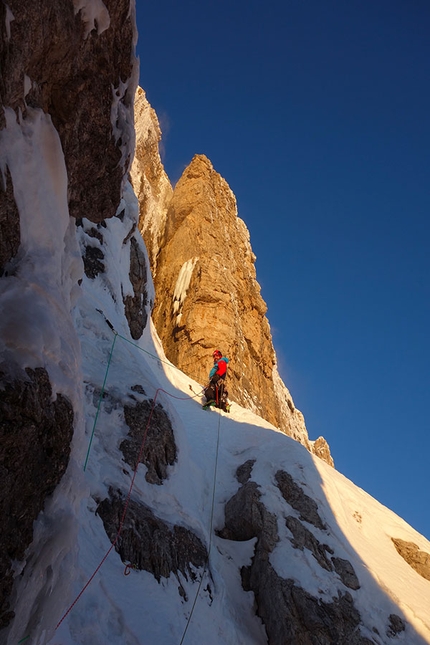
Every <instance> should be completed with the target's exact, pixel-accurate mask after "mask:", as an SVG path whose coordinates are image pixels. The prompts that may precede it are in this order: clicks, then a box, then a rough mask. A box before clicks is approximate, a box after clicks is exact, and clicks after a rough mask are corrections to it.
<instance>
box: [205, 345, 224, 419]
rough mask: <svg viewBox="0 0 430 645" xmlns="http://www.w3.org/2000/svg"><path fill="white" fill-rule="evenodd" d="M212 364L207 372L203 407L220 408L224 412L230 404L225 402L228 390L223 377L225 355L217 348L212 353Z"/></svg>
mask: <svg viewBox="0 0 430 645" xmlns="http://www.w3.org/2000/svg"><path fill="white" fill-rule="evenodd" d="M212 356H213V359H214V364H213V367H212V369H211V371H210V372H209V385H208V386H207V387H206V388H205V391H204V395H205V397H206V403H205V404H204V405H203V407H204V408H208V407H212V406H213V407H216V408H221V410H224V412H230V404H229V403H227V397H228V392H227V390H226V389H225V377H226V374H227V363H228V362H229V361H228V358H227V356H223V355H222V352H220V351H219V349H216V350H215V351H214V353H213V354H212Z"/></svg>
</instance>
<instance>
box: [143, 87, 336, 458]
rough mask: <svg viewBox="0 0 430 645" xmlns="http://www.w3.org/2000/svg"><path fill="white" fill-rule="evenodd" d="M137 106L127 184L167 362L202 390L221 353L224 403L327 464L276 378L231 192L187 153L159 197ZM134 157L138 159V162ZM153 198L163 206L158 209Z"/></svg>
mask: <svg viewBox="0 0 430 645" xmlns="http://www.w3.org/2000/svg"><path fill="white" fill-rule="evenodd" d="M136 104H137V110H136V114H137V117H136V118H137V119H139V115H144V116H143V124H142V125H141V124H139V122H138V123H137V128H136V131H137V150H136V156H135V160H134V163H133V173H132V176H133V182H134V185H135V186H136V188H137V194H138V197H139V202H140V205H141V216H140V226H141V230H142V235H143V237H144V239H145V242H146V244H147V246H148V248H150V249H152V250H153V252H152V254H151V257H152V263H153V264H152V268H153V274H154V280H155V290H156V299H155V305H154V310H153V320H154V323H155V326H156V328H157V331H158V334H159V336H160V338H161V340H162V342H163V346H164V349H165V352H166V355H167V356H168V358H169V359H170V360H171V361H172V362H173V363H174V364H175V365H177V366H178V367H180V368H181V369H182V370H184V371H185V372H186V373H187V374H189V375H190V376H192V377H193V378H196V379H197V380H198V381H200V383H202V384H204V383H205V382H207V373H208V370H209V367H210V360H211V354H212V350H213V348H214V347H218V346H219V347H221V348H222V351H223V352H224V353H225V354H226V355H227V356H228V357H229V358H230V360H231V362H230V367H229V381H228V389H229V393H230V397H231V399H232V400H233V401H236V402H237V403H239V404H240V405H243V406H245V407H247V408H249V409H250V410H252V411H253V412H255V413H257V414H259V415H260V416H262V417H263V418H264V419H267V420H268V421H270V423H273V424H274V425H275V426H277V427H279V428H281V429H282V430H283V431H284V432H286V433H287V434H288V435H290V436H292V437H293V438H295V439H297V440H298V441H300V442H301V443H303V444H304V445H305V446H306V447H307V448H308V449H310V450H312V451H314V452H315V453H316V454H318V455H319V456H321V457H322V458H324V459H326V460H327V461H328V462H329V463H333V462H332V459H331V456H330V452H329V450H328V447H327V444H326V443H325V442H324V439H323V438H320V439H319V440H318V443H317V444H315V445H314V443H313V442H310V441H309V438H308V434H307V430H306V426H305V422H304V418H303V415H302V413H301V412H300V411H299V410H297V408H296V407H295V405H294V402H293V399H292V397H291V394H290V392H289V391H288V389H287V388H286V386H285V385H284V383H283V382H282V379H281V378H280V376H279V374H278V370H277V361H276V354H275V350H274V347H273V342H272V335H271V330H270V325H269V322H268V320H267V317H266V312H267V305H266V303H265V301H264V300H263V298H262V296H261V292H260V285H259V284H258V281H257V276H256V270H255V260H256V257H255V255H254V253H253V251H252V248H251V243H250V235H249V231H248V229H247V227H246V224H245V222H244V221H243V220H242V219H240V217H238V212H237V203H236V198H235V196H234V194H233V191H232V190H231V188H230V186H229V185H228V183H227V181H226V180H225V179H224V178H223V177H222V176H221V175H220V174H219V173H218V172H217V171H216V170H215V169H214V167H213V165H212V163H211V161H210V160H209V159H208V158H207V157H206V156H205V155H203V154H196V155H195V156H194V157H193V159H192V160H191V162H190V164H189V165H188V166H187V167H186V168H185V170H184V171H183V173H182V176H181V178H180V179H179V181H178V183H177V184H176V187H175V189H174V191H173V193H171V194H170V193H167V191H166V189H165V185H166V178H165V175H164V174H163V173H162V172H161V170H160V168H161V161H160V159H159V155H158V148H156V147H155V146H154V145H153V141H154V135H153V134H152V132H155V131H156V132H157V136H160V135H159V129H158V121H156V120H155V118H156V117H155V114H154V113H153V111H152V110H151V108H150V106H149V104H148V103H147V101H146V98H145V97H144V95H143V94H142V93H140V92H138V94H137V98H136ZM148 114H151V119H152V123H154V126H153V129H152V130H151V128H148V127H147V126H146V123H147V116H146V115H148ZM146 142H147V143H146ZM141 150H145V151H146V152H145V154H139V151H141ZM148 150H150V151H151V152H152V154H151V155H149V154H148ZM154 154H155V156H156V159H153V158H152V155H154ZM147 167H148V169H147ZM155 167H156V168H158V169H159V170H158V172H157V174H155V173H154V172H153V168H155ZM146 177H147V179H146V180H145V178H146ZM155 177H156V178H158V179H159V181H160V187H159V188H156V187H155V184H154V178H155ZM150 184H151V186H152V192H151V196H152V200H153V201H151V202H150V203H149V202H148V193H149V191H148V189H146V190H142V189H141V187H142V186H145V185H146V186H149V185H150ZM167 194H169V195H170V201H169V202H168V206H167V210H166V201H167V198H168V197H167V198H166V196H167ZM157 195H160V199H161V200H162V204H161V206H160V207H157V205H156V204H157V198H156V196H157ZM148 204H150V205H148ZM154 204H155V205H154ZM157 208H158V210H157ZM157 212H158V213H159V218H158V219H157V220H156V222H155V221H154V213H157ZM155 249H158V252H157V253H155Z"/></svg>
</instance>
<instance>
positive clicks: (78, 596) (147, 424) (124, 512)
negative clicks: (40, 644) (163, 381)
mask: <svg viewBox="0 0 430 645" xmlns="http://www.w3.org/2000/svg"><path fill="white" fill-rule="evenodd" d="M159 392H165V390H163V389H162V388H158V390H157V391H156V393H155V396H154V399H153V401H152V406H151V410H150V413H149V417H148V421H147V423H146V427H145V431H144V433H143V438H142V443H141V446H140V450H139V454H138V457H137V460H136V466H135V467H134V470H133V477H132V480H131V484H130V487H129V490H128V494H127V498H126V501H125V504H124V510H123V513H122V516H121V519H120V522H119V527H118V532H117V534H116V537H115V539H114V541H113V542H112V544H111V546H110V548H109V549H108V550H107V552H106V554H105V555H104V556H103V558H102V559H101V561H100V563H99V564H98V566H97V567H96V569H95V571H94V573H93V574H92V575H91V577H90V578H89V580H88V581H87V583H86V584H85V585H84V587H83V588H82V589H81V591H80V592H79V594H78V595H77V596H76V598H75V600H74V601H73V602H72V604H71V605H70V607H69V608H68V610H67V611H66V612H65V614H64V615H63V616H62V618H61V620H60V621H59V622H58V624H57V626H56V628H55V630H57V629H58V628H59V626H60V625H61V623H62V622H63V620H64V619H65V618H66V616H68V615H69V613H70V612H71V611H72V609H73V607H74V606H75V605H76V603H77V602H78V600H79V599H80V597H81V596H82V594H83V593H84V591H85V590H86V589H87V588H88V586H89V585H90V584H91V582H92V580H93V579H94V577H95V576H96V574H97V573H98V571H99V570H100V569H101V567H102V565H103V564H104V563H105V561H106V560H107V558H108V556H109V554H110V552H111V551H112V549H113V548H114V547H115V546H116V543H117V542H118V540H119V537H120V535H121V532H122V527H123V525H124V520H125V516H126V513H127V510H128V506H129V503H130V497H131V492H132V490H133V488H134V482H135V479H136V474H137V468H138V466H139V463H140V459H141V457H142V453H143V449H144V447H145V443H146V437H147V435H148V429H149V425H150V423H151V419H152V415H153V412H154V408H155V403H156V401H157V396H158V393H159ZM165 394H168V392H165Z"/></svg>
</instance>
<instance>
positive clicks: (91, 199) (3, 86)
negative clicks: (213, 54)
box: [0, 0, 136, 253]
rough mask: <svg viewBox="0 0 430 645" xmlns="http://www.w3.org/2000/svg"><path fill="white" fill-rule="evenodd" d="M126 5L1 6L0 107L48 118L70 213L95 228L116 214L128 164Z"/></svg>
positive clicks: (116, 0) (129, 40)
mask: <svg viewBox="0 0 430 645" xmlns="http://www.w3.org/2000/svg"><path fill="white" fill-rule="evenodd" d="M133 7H134V3H132V2H130V0H104V2H100V3H98V5H97V9H96V10H95V11H94V10H92V11H90V10H87V9H86V5H85V3H82V2H79V0H73V2H72V1H70V2H58V3H57V2H52V1H51V0H40V2H27V1H26V0H10V1H8V3H7V4H5V3H1V4H0V24H1V25H2V30H3V34H2V35H3V38H2V39H1V41H0V67H1V70H2V77H1V81H0V92H1V102H2V105H3V106H5V107H9V108H12V109H13V110H14V111H16V113H18V110H20V111H21V113H22V116H23V118H24V119H25V118H26V114H27V111H28V110H29V108H30V109H37V108H40V109H42V110H43V111H44V112H45V113H48V114H49V115H50V117H51V119H52V122H53V124H54V126H55V128H56V130H57V132H58V134H59V135H60V139H61V143H62V147H63V151H64V156H65V161H66V167H67V174H68V179H69V208H70V214H71V215H72V216H74V217H87V218H88V219H90V220H92V221H94V222H99V221H101V220H103V219H105V218H106V217H112V216H113V215H114V214H115V211H116V209H117V207H118V204H119V200H120V194H121V187H122V185H123V182H124V175H125V173H126V169H127V167H128V164H129V162H130V161H131V160H130V158H129V155H130V154H131V150H132V149H131V148H130V147H129V146H128V142H129V140H130V138H132V137H133V129H132V127H133V124H132V122H131V119H130V116H131V115H132V105H133V101H134V92H135V82H132V83H130V82H129V80H130V79H131V78H134V76H135V73H136V72H135V71H134V69H133V68H134V66H135V57H134V48H133V43H134V37H135V22H134V10H133ZM4 118H5V117H4V114H3V112H2V113H1V116H0V127H2V126H3V125H4ZM0 213H1V214H0V221H4V219H5V211H0ZM11 216H12V215H11ZM15 218H16V213H15ZM8 228H9V227H8ZM14 239H15V237H13V238H12V240H10V242H9V246H10V247H11V249H14V248H15V247H14V244H13V240H14ZM3 253H4V251H3Z"/></svg>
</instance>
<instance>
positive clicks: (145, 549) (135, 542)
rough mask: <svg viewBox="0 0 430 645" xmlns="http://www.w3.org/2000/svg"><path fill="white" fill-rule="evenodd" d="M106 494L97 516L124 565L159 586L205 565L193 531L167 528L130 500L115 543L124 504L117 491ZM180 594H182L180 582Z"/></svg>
mask: <svg viewBox="0 0 430 645" xmlns="http://www.w3.org/2000/svg"><path fill="white" fill-rule="evenodd" d="M109 493H110V495H109V497H108V498H106V499H105V500H103V501H102V502H101V503H100V504H99V506H98V508H97V513H98V514H99V515H100V517H101V518H102V520H103V524H104V527H105V530H106V533H107V535H108V537H109V539H110V541H111V542H112V543H115V548H116V550H117V552H118V553H119V554H120V556H121V559H122V561H123V562H124V563H126V564H127V563H129V564H130V565H131V566H132V567H133V568H134V569H138V570H145V571H149V573H151V574H152V575H153V576H154V578H155V579H156V580H157V581H158V582H160V579H161V578H162V577H163V578H168V577H169V576H170V574H171V573H173V574H174V575H176V576H177V578H178V582H179V576H178V574H179V572H180V573H182V575H183V576H184V577H185V579H187V577H188V576H190V577H191V578H192V579H194V578H195V577H196V573H195V570H196V569H198V568H200V567H203V566H204V564H205V563H206V561H207V551H206V548H205V547H204V545H203V544H202V542H201V541H200V540H199V538H198V537H197V536H196V535H194V533H192V531H190V530H189V529H186V528H184V527H182V526H171V527H170V526H168V525H167V524H166V523H165V522H163V521H162V520H160V519H159V518H157V517H156V515H155V514H154V513H153V511H152V510H151V509H150V508H149V507H148V506H146V505H145V504H142V503H141V502H137V501H135V500H130V501H129V503H128V506H127V513H126V515H125V519H124V524H123V525H122V530H121V534H120V536H119V538H118V539H116V538H117V535H118V530H119V527H120V526H121V519H122V518H124V509H125V503H126V501H125V499H124V497H123V495H122V494H121V492H120V491H114V490H110V491H109ZM179 593H180V595H184V594H185V592H184V590H183V587H182V585H181V584H180V582H179Z"/></svg>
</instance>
